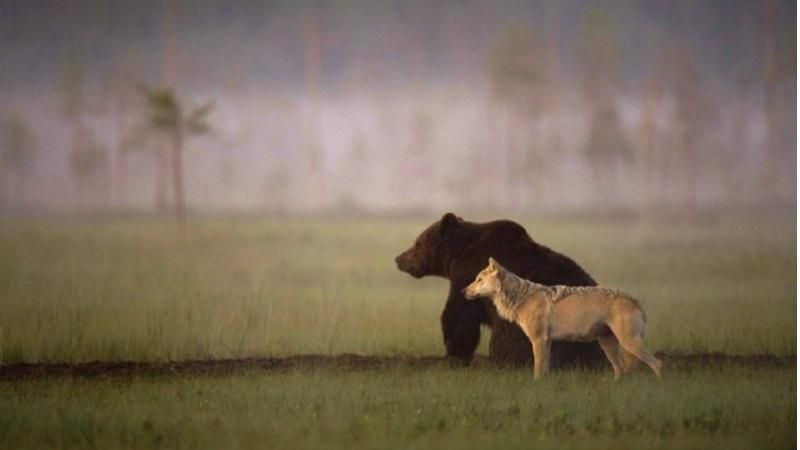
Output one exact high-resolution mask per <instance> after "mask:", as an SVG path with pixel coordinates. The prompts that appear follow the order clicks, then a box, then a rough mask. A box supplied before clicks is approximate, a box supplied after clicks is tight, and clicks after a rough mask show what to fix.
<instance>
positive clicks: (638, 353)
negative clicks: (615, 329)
mask: <svg viewBox="0 0 800 450" xmlns="http://www.w3.org/2000/svg"><path fill="white" fill-rule="evenodd" d="M615 334H616V333H615ZM617 339H619V344H620V345H621V346H622V348H624V349H625V350H626V351H628V352H629V353H631V354H632V355H633V356H635V357H637V358H639V359H640V360H642V361H643V362H644V363H645V364H647V365H648V366H650V368H651V369H653V372H654V373H655V374H656V376H657V377H658V378H661V368H662V367H663V366H664V364H663V363H662V362H661V360H659V359H658V358H656V357H655V356H653V354H652V353H650V352H648V351H647V349H646V348H644V342H642V338H641V336H639V335H634V336H630V335H619V334H617Z"/></svg>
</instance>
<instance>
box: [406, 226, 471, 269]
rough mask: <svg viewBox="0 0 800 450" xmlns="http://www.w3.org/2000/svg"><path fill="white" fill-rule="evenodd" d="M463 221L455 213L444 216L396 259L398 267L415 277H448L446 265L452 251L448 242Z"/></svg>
mask: <svg viewBox="0 0 800 450" xmlns="http://www.w3.org/2000/svg"><path fill="white" fill-rule="evenodd" d="M462 223H463V220H462V219H461V218H460V217H456V215H455V214H453V213H447V214H445V215H444V216H442V219H441V220H439V221H436V222H434V223H433V224H431V226H429V227H428V228H426V229H425V231H423V232H422V234H420V235H419V236H418V237H417V240H416V241H415V242H414V245H412V246H411V248H409V249H408V250H406V251H404V252H403V253H401V254H400V255H398V256H397V257H396V258H395V259H394V261H395V262H396V263H397V268H398V269H400V270H402V271H403V272H406V273H408V274H410V275H411V276H413V277H414V278H422V277H424V276H427V275H437V276H441V277H446V276H447V274H446V273H445V272H446V270H445V268H446V267H445V266H446V261H447V257H448V255H449V253H450V252H449V249H448V247H447V245H446V244H448V241H449V238H450V237H452V236H453V235H454V234H456V232H457V230H458V229H459V228H460V227H461V225H462Z"/></svg>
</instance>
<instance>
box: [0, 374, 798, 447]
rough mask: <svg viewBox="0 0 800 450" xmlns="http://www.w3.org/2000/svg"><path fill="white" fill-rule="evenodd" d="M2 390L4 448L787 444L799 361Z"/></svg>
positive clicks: (51, 383)
mask: <svg viewBox="0 0 800 450" xmlns="http://www.w3.org/2000/svg"><path fill="white" fill-rule="evenodd" d="M766 380H769V381H768V382H767V381H766ZM0 398H2V399H3V402H0V447H7V448H46V447H53V448H68V447H79V448H148V447H168V448H404V449H406V448H420V449H423V448H481V449H485V448H532V447H535V448H547V449H570V448H574V449H602V448H605V449H618V448H680V449H687V448H698V449H707V448H725V449H729V448H740V449H753V448H790V447H792V446H793V445H794V431H795V424H796V419H797V417H796V415H795V398H796V384H795V374H794V371H793V370H791V369H761V370H757V369H746V368H735V367H728V368H726V370H725V371H724V372H720V371H717V370H702V371H695V372H670V373H668V374H666V376H665V378H664V380H663V381H662V382H660V383H659V382H656V381H655V380H654V378H653V376H652V374H650V373H646V372H640V373H637V374H634V375H633V376H631V377H629V378H626V379H624V380H623V381H621V382H619V383H614V382H612V377H611V372H610V371H608V372H607V373H606V374H604V375H600V374H597V373H595V372H588V373H587V372H582V371H573V372H568V373H560V374H558V375H554V376H553V377H550V378H546V379H544V380H543V381H541V382H537V383H534V382H533V379H532V375H531V374H530V373H529V372H528V371H527V370H525V371H498V370H490V369H476V368H472V369H469V370H463V369H444V368H439V369H426V370H414V369H408V368H406V369H379V370H368V371H357V372H344V371H332V370H320V371H310V372H309V371H292V372H288V373H277V372H273V373H253V374H243V375H238V376H233V377H225V378H166V379H148V380H144V379H133V380H93V381H86V380H76V379H60V380H47V381H37V382H19V383H0Z"/></svg>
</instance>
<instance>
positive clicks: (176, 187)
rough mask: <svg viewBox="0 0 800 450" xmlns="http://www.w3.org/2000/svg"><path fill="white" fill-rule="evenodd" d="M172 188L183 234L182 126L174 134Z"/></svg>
mask: <svg viewBox="0 0 800 450" xmlns="http://www.w3.org/2000/svg"><path fill="white" fill-rule="evenodd" d="M172 188H173V202H174V208H175V219H176V220H177V222H178V229H179V230H180V231H181V232H183V230H184V227H185V224H186V204H185V202H184V198H183V129H182V127H181V125H180V124H178V126H177V127H176V128H175V131H174V132H173V134H172Z"/></svg>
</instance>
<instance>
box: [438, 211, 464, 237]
mask: <svg viewBox="0 0 800 450" xmlns="http://www.w3.org/2000/svg"><path fill="white" fill-rule="evenodd" d="M459 220H461V219H459V218H458V217H456V215H455V214H453V213H451V212H449V213H447V214H445V215H444V216H442V221H441V224H442V226H441V229H442V233H447V232H449V231H451V230H453V229H455V227H456V226H458V221H459Z"/></svg>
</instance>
